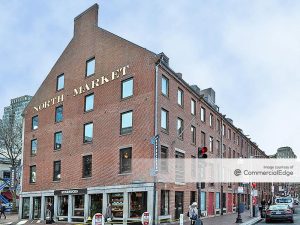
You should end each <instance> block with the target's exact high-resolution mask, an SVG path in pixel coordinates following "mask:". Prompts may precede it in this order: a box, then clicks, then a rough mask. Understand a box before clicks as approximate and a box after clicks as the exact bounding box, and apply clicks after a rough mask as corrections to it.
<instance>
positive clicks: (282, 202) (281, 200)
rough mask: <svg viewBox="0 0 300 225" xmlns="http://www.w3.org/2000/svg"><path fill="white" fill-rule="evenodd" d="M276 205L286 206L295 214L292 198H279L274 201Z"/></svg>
mask: <svg viewBox="0 0 300 225" xmlns="http://www.w3.org/2000/svg"><path fill="white" fill-rule="evenodd" d="M275 204H276V205H288V206H289V207H290V209H291V210H292V211H293V213H294V212H295V205H294V200H293V198H292V197H279V198H276V199H275Z"/></svg>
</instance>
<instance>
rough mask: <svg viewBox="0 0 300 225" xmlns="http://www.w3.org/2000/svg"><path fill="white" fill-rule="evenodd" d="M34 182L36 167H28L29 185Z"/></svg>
mask: <svg viewBox="0 0 300 225" xmlns="http://www.w3.org/2000/svg"><path fill="white" fill-rule="evenodd" d="M35 182H36V166H30V176H29V183H31V184H34V183H35Z"/></svg>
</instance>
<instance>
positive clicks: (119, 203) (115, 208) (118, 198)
mask: <svg viewBox="0 0 300 225" xmlns="http://www.w3.org/2000/svg"><path fill="white" fill-rule="evenodd" d="M109 202H110V204H111V206H112V214H113V215H114V217H116V218H123V203H124V200H123V193H113V194H110V195H109Z"/></svg>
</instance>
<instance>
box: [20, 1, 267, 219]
mask: <svg viewBox="0 0 300 225" xmlns="http://www.w3.org/2000/svg"><path fill="white" fill-rule="evenodd" d="M74 23H75V26H74V37H73V38H72V40H71V41H70V43H69V44H68V46H67V47H66V49H65V50H64V51H63V53H62V55H61V56H60V57H59V59H58V61H57V62H56V63H55V65H54V66H53V68H52V69H51V71H50V73H49V74H48V76H47V77H46V79H45V80H44V82H43V83H42V85H41V86H40V88H39V89H38V91H37V92H36V94H35V96H34V97H33V99H32V101H31V102H30V104H29V105H28V106H27V108H26V110H25V116H24V122H25V128H24V134H25V135H24V153H23V165H24V166H23V179H22V197H23V198H26V197H27V198H31V200H30V203H32V201H33V200H32V198H33V197H42V200H41V202H42V203H41V205H42V208H43V206H45V200H43V197H45V196H48V195H49V196H53V191H54V190H64V189H66V190H69V189H85V188H87V189H88V190H87V192H88V193H87V194H86V195H85V196H86V197H88V195H89V193H92V192H93V193H94V192H96V191H95V190H98V189H99V190H101V191H100V192H99V193H101V194H103V195H105V194H106V193H109V190H108V189H106V187H112V189H116V190H119V191H120V190H121V192H123V191H124V190H126V191H124V193H128V192H131V191H134V190H136V191H141V190H145V191H147V193H148V194H147V195H148V196H147V198H148V203H147V210H148V211H149V212H150V213H152V209H153V208H152V207H153V205H151V204H152V200H153V199H152V200H150V199H151V198H152V195H153V182H152V177H150V167H151V166H150V165H143V164H134V165H133V166H132V173H130V174H126V175H123V174H120V171H119V160H120V158H119V157H120V156H119V150H120V149H121V148H123V147H128V146H130V147H132V157H133V158H134V159H138V158H149V159H151V158H153V145H151V144H150V139H151V137H153V136H154V135H155V99H156V98H155V97H156V95H155V80H156V79H155V78H156V68H158V70H157V75H158V79H157V81H158V96H157V100H158V101H157V106H158V107H157V115H158V120H157V124H158V133H157V134H159V135H160V140H161V141H160V142H161V143H160V144H161V145H162V146H165V147H167V148H168V158H175V151H176V149H179V150H181V152H184V155H185V157H186V158H190V157H191V156H195V157H197V148H198V147H199V146H201V131H202V132H205V134H206V140H205V142H206V145H207V146H208V144H209V137H210V136H211V137H212V138H213V142H214V150H213V151H212V152H209V156H208V157H209V158H214V157H220V154H221V149H219V153H218V151H217V144H216V143H217V142H216V140H218V141H220V143H221V139H222V141H223V144H225V145H226V151H225V155H224V156H225V157H229V156H231V157H232V156H233V151H235V156H236V157H238V156H242V157H249V156H250V152H254V154H252V155H261V156H262V157H266V155H265V154H264V152H263V151H261V150H260V149H259V148H258V147H257V145H256V144H255V143H252V142H251V141H250V140H249V139H248V138H247V137H246V136H244V135H243V134H242V132H241V131H240V130H239V129H238V128H236V127H235V126H234V125H233V124H231V123H230V122H228V120H226V119H225V118H224V117H223V115H222V114H221V113H219V112H218V110H216V109H214V108H213V107H212V106H211V105H210V104H208V103H207V102H206V101H205V100H204V99H203V98H202V97H201V96H200V95H199V94H198V93H196V92H195V91H194V90H193V89H191V87H190V86H189V85H188V84H187V83H186V82H184V81H183V80H182V79H181V78H180V76H178V75H176V74H175V73H174V72H173V71H172V70H171V69H170V68H169V67H168V65H166V64H164V63H162V62H161V60H160V58H161V56H163V55H158V54H154V53H152V52H150V51H148V50H146V49H144V48H142V47H140V46H137V45H135V44H133V43H131V42H129V41H127V40H124V39H122V38H120V37H118V36H116V35H114V34H112V33H110V32H108V31H106V30H104V29H102V28H99V27H98V26H97V24H98V5H94V6H92V7H91V8H89V9H88V10H87V11H85V12H83V13H82V14H81V15H79V16H78V17H76V18H75V20H74ZM92 57H95V62H96V64H95V74H94V75H93V76H90V77H85V70H86V61H87V60H88V59H90V58H92ZM127 65H128V66H129V67H128V68H127ZM123 67H126V74H125V75H123V74H122V72H120V76H119V77H118V78H116V79H112V76H114V75H112V72H114V71H117V70H119V69H120V68H123ZM120 71H121V70H120ZM61 74H64V79H65V80H64V84H65V85H64V89H63V90H61V91H56V85H57V83H56V82H57V76H59V75H61ZM162 75H163V76H165V77H166V78H168V80H169V96H168V97H166V96H164V95H162V94H161V78H162ZM103 76H106V77H108V78H109V79H110V81H109V82H106V81H105V78H102V77H103ZM131 77H132V78H133V83H134V85H133V86H134V88H133V97H131V98H128V99H122V98H121V81H122V80H125V79H127V78H131ZM95 79H99V82H100V83H101V84H100V85H99V87H95V88H93V89H91V90H89V91H88V90H87V88H86V87H85V84H88V85H89V88H91V85H92V83H93V81H95ZM102 83H103V84H102ZM80 86H83V87H85V89H86V90H85V92H84V93H82V94H79V95H76V96H73V94H74V89H78V88H79V87H80ZM178 88H180V89H181V90H182V91H183V92H184V105H183V107H181V106H179V105H178V104H177V90H178ZM90 93H94V96H95V97H94V109H93V111H91V112H84V96H86V95H87V94H90ZM62 95H63V101H60V102H59V103H55V104H52V103H51V102H50V104H49V105H47V104H46V107H44V109H40V110H36V108H35V107H38V106H39V105H41V104H42V103H43V102H45V101H47V100H49V99H52V98H53V97H55V96H62ZM191 99H194V100H195V101H196V117H195V118H193V117H194V116H193V115H191ZM59 105H63V121H62V122H59V123H55V120H54V118H55V108H56V106H59ZM201 107H204V108H205V109H206V122H202V121H201V120H200V116H199V114H200V108H201ZM42 108H43V107H42ZM162 108H163V109H165V110H167V111H168V112H169V129H168V132H165V131H162V130H161V129H160V124H161V121H160V111H161V109H162ZM128 110H132V111H133V131H132V133H130V134H127V135H120V114H121V113H122V112H126V111H128ZM210 114H212V115H213V126H212V127H211V126H210V124H209V117H210ZM36 115H38V118H39V127H38V129H36V130H32V127H31V121H32V117H33V116H36ZM178 117H179V118H181V119H182V120H183V121H184V129H185V130H184V133H183V140H181V139H179V138H178V137H177V128H176V126H177V122H176V121H177V118H178ZM217 119H219V121H223V123H224V125H225V126H226V133H227V132H228V128H229V129H230V130H231V133H232V134H231V139H229V136H227V135H226V136H224V137H221V132H220V131H218V129H217ZM87 122H93V125H94V127H93V141H92V143H88V144H87V143H83V126H84V124H85V123H87ZM191 125H193V126H194V127H195V128H196V134H197V135H196V144H192V143H191V132H190V126H191ZM58 131H62V133H63V139H62V148H61V149H60V150H59V151H56V150H54V144H53V142H54V133H55V132H58ZM233 132H234V133H235V136H236V137H239V139H240V141H239V144H237V143H236V140H233ZM32 139H37V140H38V149H37V154H36V155H35V156H32V155H31V152H30V148H31V140H32ZM241 143H243V144H241ZM220 147H221V146H220ZM229 148H230V149H231V151H232V153H230V154H229ZM90 154H91V155H92V176H91V177H90V178H82V157H83V156H84V155H90ZM56 160H60V161H61V180H60V181H59V182H57V181H53V162H54V161H56ZM32 165H35V166H36V182H35V183H34V184H30V183H29V179H30V174H29V173H30V166H32ZM136 174H145V176H144V177H137V176H136ZM135 181H139V183H138V184H135ZM124 185H125V186H124ZM97 188H98V189H97ZM130 190H131V191H130ZM161 190H169V191H170V195H169V213H168V214H169V215H170V217H171V218H172V219H174V217H175V211H176V210H175V208H174V205H175V192H176V191H180V192H184V200H183V202H184V204H183V208H182V211H183V212H187V210H188V206H189V205H190V199H191V191H196V185H195V184H183V185H178V184H162V183H158V185H157V199H158V201H157V207H156V210H157V213H158V216H160V211H161ZM233 190H234V185H232V187H231V188H230V187H228V185H227V184H224V193H226V195H227V199H228V200H229V201H228V202H227V203H226V204H227V205H228V207H227V208H228V209H230V210H229V211H227V213H231V212H232V210H233V207H234V206H233V195H232V193H233ZM203 192H205V193H206V209H208V208H209V215H210V216H212V215H215V207H216V202H215V199H216V197H215V193H216V192H220V184H214V185H210V184H206V187H205V189H204V190H203ZM228 195H229V196H230V197H229V198H228ZM126 198H127V197H126ZM220 198H222V197H220ZM105 199H106V197H103V202H105ZM56 200H57V198H56V197H55V198H54V205H55V207H56V208H57V207H59V205H58V203H57V202H56ZM196 200H197V194H196ZM124 201H125V197H124ZM212 201H213V202H212ZM21 203H22V201H21ZM85 203H88V201H86V202H85ZM106 203H107V202H105V203H103V212H105V207H106ZM20 205H22V204H20ZM21 207H22V206H21ZM228 209H227V210H228ZM32 210H33V208H32V206H30V212H29V217H33V215H32V214H33V213H32V212H31V211H32ZM84 210H85V214H84V217H85V219H86V218H87V216H88V215H89V214H90V213H89V208H88V206H86V205H85V206H84ZM20 211H21V212H22V210H20ZM42 211H43V210H42ZM55 213H58V211H57V209H55ZM21 216H22V215H21ZM43 216H44V214H43V212H42V213H41V216H40V217H41V218H42V219H43ZM71 219H72V218H71V217H70V216H68V221H72V220H71ZM123 219H124V220H126V219H128V218H127V215H125V216H123Z"/></svg>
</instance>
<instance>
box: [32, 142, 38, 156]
mask: <svg viewBox="0 0 300 225" xmlns="http://www.w3.org/2000/svg"><path fill="white" fill-rule="evenodd" d="M36 151H37V139H33V140H31V155H36Z"/></svg>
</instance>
